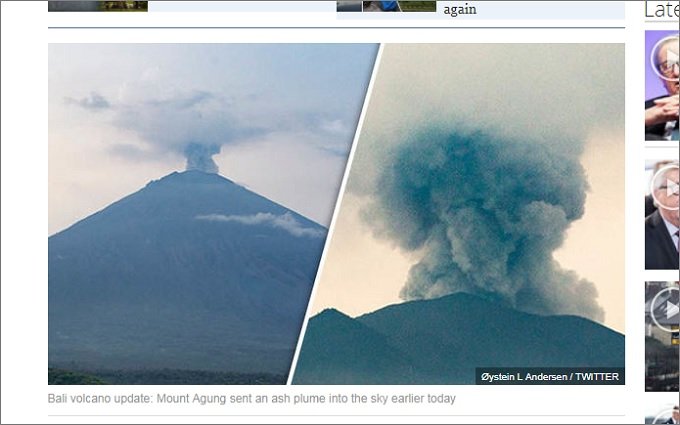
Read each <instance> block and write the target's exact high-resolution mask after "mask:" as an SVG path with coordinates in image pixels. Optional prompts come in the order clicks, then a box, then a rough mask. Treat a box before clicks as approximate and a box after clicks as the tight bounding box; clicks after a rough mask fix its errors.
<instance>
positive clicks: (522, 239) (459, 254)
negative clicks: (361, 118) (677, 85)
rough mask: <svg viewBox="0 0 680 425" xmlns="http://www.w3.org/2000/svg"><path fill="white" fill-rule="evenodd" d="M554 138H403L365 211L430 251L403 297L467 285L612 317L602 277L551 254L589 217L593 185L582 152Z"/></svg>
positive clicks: (505, 299)
mask: <svg viewBox="0 0 680 425" xmlns="http://www.w3.org/2000/svg"><path fill="white" fill-rule="evenodd" d="M558 142H559V141H558ZM561 142H562V143H573V144H575V145H581V144H582V141H580V140H571V141H570V140H563V141H561ZM551 145H552V143H551V144H550V145H547V144H545V143H538V142H536V141H533V142H532V141H531V140H529V139H522V140H520V139H512V138H507V137H502V136H491V135H487V134H483V133H480V132H468V133H465V132H459V131H456V130H449V129H446V128H443V127H440V128H432V129H427V130H425V131H420V132H416V133H414V134H412V135H407V136H405V138H404V141H402V142H400V143H395V146H396V147H395V148H394V150H393V151H391V152H390V153H389V154H388V155H385V158H388V159H386V163H385V164H381V165H379V167H378V168H379V169H380V171H379V174H378V177H377V180H376V185H375V189H374V190H373V192H374V193H373V196H372V202H371V203H370V204H369V205H368V206H367V207H366V208H364V210H362V218H363V219H364V220H365V221H366V222H367V223H368V224H369V225H371V227H372V228H373V229H374V231H375V234H376V236H378V237H382V238H387V239H389V240H390V241H393V242H394V243H395V244H396V245H397V246H398V247H400V248H401V249H403V250H405V251H409V252H413V253H416V255H421V254H422V257H421V260H420V261H419V262H418V263H417V264H415V265H414V266H413V267H412V268H411V270H410V271H409V275H408V279H407V282H406V284H405V286H404V287H403V288H402V290H401V294H400V296H401V297H402V298H403V299H405V300H416V299H430V298H436V297H440V296H444V295H448V294H452V293H457V292H465V293H470V294H474V295H478V296H481V297H484V298H487V299H492V300H495V301H497V302H500V303H503V304H506V305H508V306H511V307H513V308H516V309H518V310H522V311H526V312H530V313H536V314H546V315H547V314H575V315H579V316H583V317H587V318H590V319H593V320H596V321H602V320H603V319H604V313H603V310H602V309H601V308H600V307H599V305H598V304H597V302H596V298H597V292H596V289H595V287H594V285H593V284H592V283H590V282H588V281H586V280H583V279H580V278H579V277H578V276H577V275H576V274H575V273H574V272H572V271H566V270H563V269H562V268H561V267H560V265H559V264H558V263H557V262H556V261H555V260H554V259H553V258H552V254H553V252H554V251H555V250H556V249H557V248H558V247H560V245H562V242H563V240H564V235H565V231H566V230H567V229H568V227H569V225H570V223H571V222H573V221H574V220H577V219H579V218H580V217H581V216H582V215H583V212H584V211H583V209H584V202H585V195H586V190H587V189H588V184H587V181H586V178H585V172H584V170H583V168H582V166H581V165H580V162H579V159H578V154H577V153H569V150H568V149H559V150H558V148H556V147H555V146H559V145H560V143H557V144H555V146H551ZM565 151H566V152H565ZM574 151H575V152H577V151H578V149H575V150H574ZM593 261H606V258H599V259H596V258H593Z"/></svg>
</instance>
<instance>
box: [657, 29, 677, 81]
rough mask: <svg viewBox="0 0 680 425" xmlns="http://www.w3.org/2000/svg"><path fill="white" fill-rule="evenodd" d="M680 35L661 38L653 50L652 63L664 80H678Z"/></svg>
mask: <svg viewBox="0 0 680 425" xmlns="http://www.w3.org/2000/svg"><path fill="white" fill-rule="evenodd" d="M679 59H680V54H678V36H677V35H674V36H670V37H666V38H663V39H661V40H659V41H658V42H657V43H656V45H655V46H654V48H653V49H652V52H651V57H650V60H651V63H652V69H653V70H654V73H655V74H656V75H658V76H659V78H661V79H662V80H666V81H678V72H679V71H680V70H679V69H678V67H680V64H678V60H679Z"/></svg>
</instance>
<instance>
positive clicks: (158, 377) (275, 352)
mask: <svg viewBox="0 0 680 425" xmlns="http://www.w3.org/2000/svg"><path fill="white" fill-rule="evenodd" d="M376 54H377V46H375V45H368V44H366V45H360V44H357V45H351V44H332V45H319V44H291V45H286V44H274V45H267V44H258V45H227V44H209V45H202V44H121V45H114V44H52V45H50V47H49V181H48V185H49V186H48V188H49V199H48V205H49V238H48V247H49V255H48V261H49V264H48V272H49V285H48V287H49V290H48V292H49V358H48V369H49V370H48V372H49V374H48V382H49V383H51V384H87V383H108V384H284V383H285V382H286V379H287V374H288V371H289V369H290V363H291V360H292V356H293V352H294V350H295V347H296V343H297V340H298V336H299V332H300V328H301V325H302V322H303V319H304V314H305V311H306V308H307V305H308V301H309V294H310V291H311V288H312V285H313V281H314V278H315V275H316V270H317V267H318V262H319V258H320V256H321V251H322V249H323V246H324V241H325V238H326V232H327V227H328V224H329V221H330V218H331V215H332V211H333V208H334V206H335V201H336V197H337V192H338V188H339V185H340V181H341V179H342V175H343V172H344V168H345V164H346V160H347V156H348V153H349V150H350V147H351V143H352V140H353V138H354V133H355V129H356V123H357V121H358V118H359V114H360V111H361V108H362V105H363V100H364V96H365V92H366V90H367V87H368V82H369V79H370V75H371V73H372V69H373V62H374V59H375V56H376ZM329 82H332V84H329Z"/></svg>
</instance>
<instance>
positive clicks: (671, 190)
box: [650, 164, 680, 211]
mask: <svg viewBox="0 0 680 425" xmlns="http://www.w3.org/2000/svg"><path fill="white" fill-rule="evenodd" d="M679 179H680V167H678V164H669V165H666V166H665V167H662V168H661V169H659V171H657V172H656V174H654V178H652V185H651V188H650V193H651V194H652V198H654V203H655V204H656V205H657V206H658V207H659V208H663V209H665V210H671V211H676V210H678V208H679V207H680V205H679V196H680V185H679V184H678V183H679V181H678V180H679Z"/></svg>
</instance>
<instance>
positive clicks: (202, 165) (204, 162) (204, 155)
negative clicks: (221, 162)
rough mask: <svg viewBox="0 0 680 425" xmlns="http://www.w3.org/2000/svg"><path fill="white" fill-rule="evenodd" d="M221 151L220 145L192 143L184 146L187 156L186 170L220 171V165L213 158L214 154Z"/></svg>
mask: <svg viewBox="0 0 680 425" xmlns="http://www.w3.org/2000/svg"><path fill="white" fill-rule="evenodd" d="M218 153H220V146H219V145H200V144H198V143H190V144H188V145H187V147H186V148H184V155H185V156H186V158H187V166H186V170H187V171H190V170H198V171H203V172H204V173H214V174H217V173H218V172H219V167H218V166H217V164H216V163H215V161H214V160H213V158H212V157H213V155H217V154H218Z"/></svg>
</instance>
